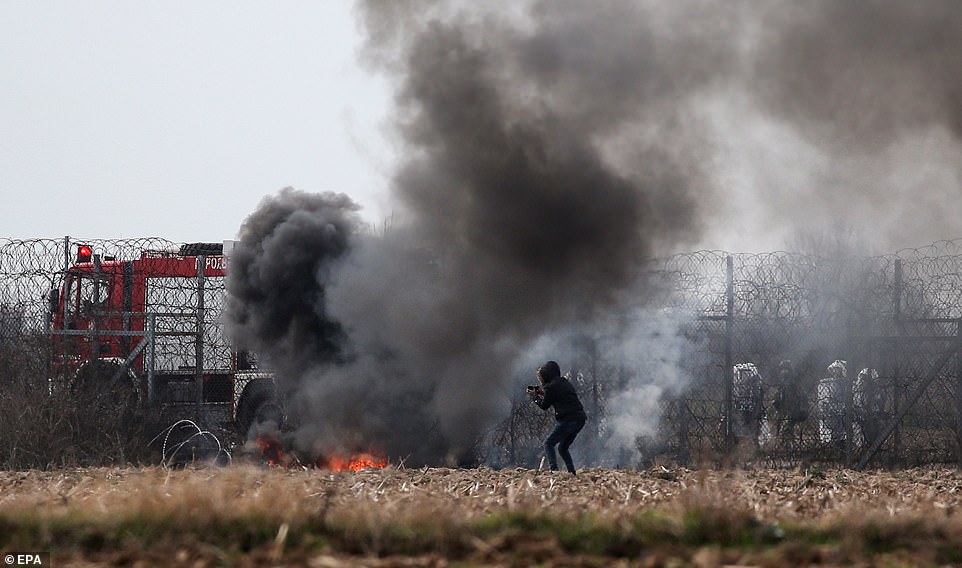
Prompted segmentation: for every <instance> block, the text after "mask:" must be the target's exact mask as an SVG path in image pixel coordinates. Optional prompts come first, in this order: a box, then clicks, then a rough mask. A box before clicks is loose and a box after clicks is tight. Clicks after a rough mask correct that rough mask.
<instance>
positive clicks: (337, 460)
mask: <svg viewBox="0 0 962 568" xmlns="http://www.w3.org/2000/svg"><path fill="white" fill-rule="evenodd" d="M387 463H388V462H387V458H385V457H383V456H381V455H378V454H374V453H367V452H364V453H360V454H354V455H352V456H350V457H346V456H339V455H336V454H334V455H330V456H328V457H327V459H322V460H321V462H320V463H319V464H318V465H319V466H320V467H322V468H324V469H329V470H331V471H347V470H351V471H360V470H362V469H368V468H373V469H384V468H385V467H387Z"/></svg>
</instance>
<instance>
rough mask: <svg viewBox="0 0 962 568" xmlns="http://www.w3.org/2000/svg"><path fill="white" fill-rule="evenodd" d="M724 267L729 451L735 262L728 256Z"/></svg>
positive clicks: (731, 438)
mask: <svg viewBox="0 0 962 568" xmlns="http://www.w3.org/2000/svg"><path fill="white" fill-rule="evenodd" d="M725 265H726V290H725V293H726V296H727V298H726V310H725V447H726V448H727V449H728V450H729V451H731V449H732V448H733V447H734V445H735V431H734V430H733V428H732V390H733V389H734V383H735V377H734V371H733V366H734V364H735V363H734V356H733V354H732V331H733V327H734V319H735V260H734V257H732V256H731V255H728V256H727V257H726V259H725Z"/></svg>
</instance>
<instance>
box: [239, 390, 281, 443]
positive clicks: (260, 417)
mask: <svg viewBox="0 0 962 568" xmlns="http://www.w3.org/2000/svg"><path fill="white" fill-rule="evenodd" d="M268 422H273V423H274V426H275V427H276V428H280V427H281V426H282V425H283V423H284V411H283V409H282V408H281V404H280V402H279V401H278V399H277V389H275V388H274V383H273V382H272V381H270V380H269V379H255V380H253V381H251V382H250V383H248V384H247V386H246V387H244V392H243V393H241V396H240V400H238V402H237V420H236V424H237V432H238V434H240V435H242V436H244V439H248V438H250V436H251V430H252V429H253V428H254V427H255V426H257V425H258V424H266V423H268Z"/></svg>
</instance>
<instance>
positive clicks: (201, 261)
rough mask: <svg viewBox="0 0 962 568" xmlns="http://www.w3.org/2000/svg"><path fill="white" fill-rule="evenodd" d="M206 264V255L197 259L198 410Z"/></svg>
mask: <svg viewBox="0 0 962 568" xmlns="http://www.w3.org/2000/svg"><path fill="white" fill-rule="evenodd" d="M206 263H207V256H206V255H200V256H198V257H197V337H196V339H195V340H194V357H195V361H194V381H195V384H196V387H195V388H196V389H197V406H198V408H199V407H201V406H202V405H203V404H204V331H205V330H204V284H205V282H204V281H205V278H204V276H205V274H204V265H205V264H206Z"/></svg>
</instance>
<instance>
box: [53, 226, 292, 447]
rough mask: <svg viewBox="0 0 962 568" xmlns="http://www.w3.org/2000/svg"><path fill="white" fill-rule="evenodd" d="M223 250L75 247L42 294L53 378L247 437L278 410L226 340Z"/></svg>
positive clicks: (204, 246) (264, 382) (262, 380)
mask: <svg viewBox="0 0 962 568" xmlns="http://www.w3.org/2000/svg"><path fill="white" fill-rule="evenodd" d="M231 245H232V243H231V242H229V241H228V242H226V243H224V244H219V243H217V244H209V243H193V244H186V245H182V246H180V247H178V248H177V249H176V250H161V251H156V250H149V251H143V252H142V253H141V256H140V258H136V259H132V260H118V259H116V258H113V257H110V256H102V255H101V254H99V253H98V251H96V250H93V248H92V247H91V246H90V245H86V244H81V245H78V246H77V248H76V252H77V256H76V261H75V262H74V263H73V264H72V265H70V266H69V267H68V268H67V270H66V272H65V274H64V280H63V285H62V286H61V287H60V289H59V290H54V291H52V292H51V295H50V307H51V312H52V314H51V325H50V329H51V337H52V340H53V344H54V347H53V353H54V357H53V366H54V375H55V376H60V377H64V378H66V379H67V383H69V385H70V387H71V388H74V389H79V388H85V389H94V390H96V389H101V388H104V387H106V386H107V384H106V383H110V386H111V387H116V386H117V385H118V384H122V385H123V386H124V387H125V388H127V389H129V391H130V393H129V395H130V396H129V397H128V398H129V400H135V401H136V404H137V405H139V406H140V407H141V408H143V409H146V408H150V407H152V408H163V409H165V410H166V411H167V414H169V415H172V416H175V417H181V418H189V419H191V420H194V421H195V422H197V423H198V424H204V426H205V427H206V428H216V429H218V430H220V429H233V430H236V431H239V432H240V433H241V434H242V435H246V434H247V432H248V430H249V429H250V427H251V425H252V424H253V423H254V422H255V421H256V420H258V419H263V418H265V416H264V415H265V414H267V415H270V414H272V413H274V412H276V409H277V408H279V407H278V406H277V405H276V404H273V392H274V391H273V381H272V378H271V376H270V374H268V373H265V372H261V371H259V370H258V369H257V368H256V363H255V362H254V360H253V357H251V356H250V355H249V354H247V353H237V352H235V351H234V350H233V348H232V346H231V343H230V341H229V340H228V337H227V335H226V330H225V328H224V323H223V319H222V316H223V312H224V309H225V306H226V299H227V292H226V282H225V277H226V274H227V266H228V259H229V253H230V248H231ZM225 249H226V250H225ZM225 253H226V254H225ZM92 369H97V371H98V372H96V373H93V372H91V370H92ZM105 369H107V370H108V372H106V373H105V372H104V370H105ZM97 381H99V382H100V383H99V384H90V383H92V382H97ZM105 382H106V383H105ZM105 390H106V389H105ZM268 417H272V418H274V419H275V420H278V421H280V420H281V419H282V417H280V416H276V417H274V416H268Z"/></svg>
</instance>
